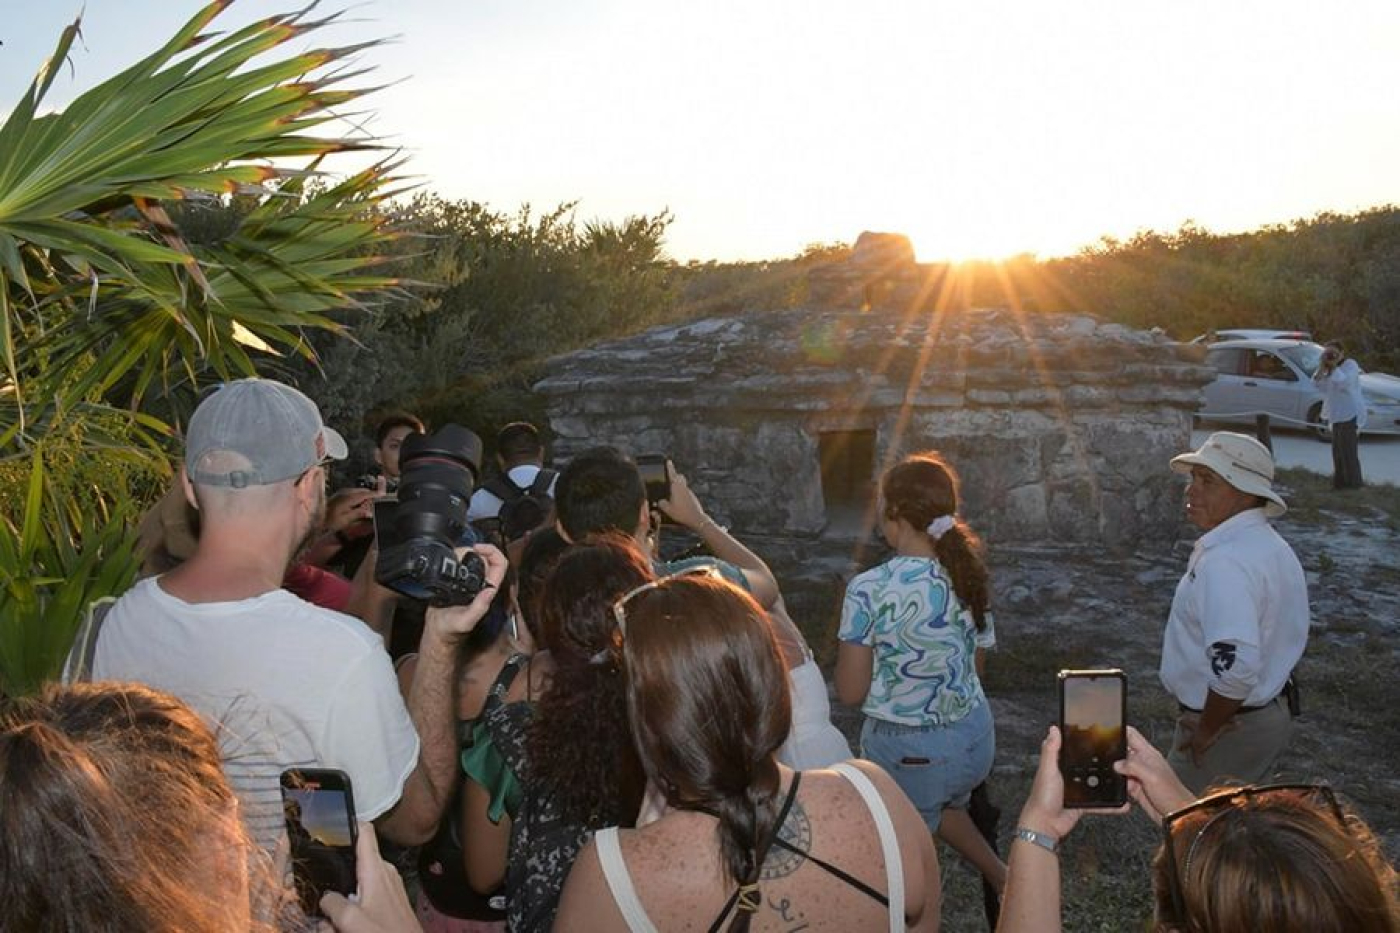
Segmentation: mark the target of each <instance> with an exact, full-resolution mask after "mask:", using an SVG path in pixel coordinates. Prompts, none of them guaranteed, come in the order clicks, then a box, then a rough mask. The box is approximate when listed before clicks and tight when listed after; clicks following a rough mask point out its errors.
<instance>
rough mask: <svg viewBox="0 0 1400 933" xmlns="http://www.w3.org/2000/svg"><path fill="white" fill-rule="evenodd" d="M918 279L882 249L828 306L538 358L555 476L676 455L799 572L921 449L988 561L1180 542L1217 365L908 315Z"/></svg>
mask: <svg viewBox="0 0 1400 933" xmlns="http://www.w3.org/2000/svg"><path fill="white" fill-rule="evenodd" d="M863 239H865V238H864V237H863ZM901 239H902V238H901ZM905 243H906V244H907V241H905ZM872 255H873V256H874V257H875V260H874V261H873V262H872V263H870V264H868V265H867V264H865V262H866V260H869V259H870V257H871V256H872ZM891 255H895V256H896V257H897V258H896V261H894V262H891V261H890V256H891ZM918 273H919V270H918V268H917V267H914V265H913V254H912V250H907V251H906V252H903V253H901V251H900V250H899V249H898V246H897V244H896V246H895V248H894V249H891V248H890V244H889V243H888V242H885V243H883V244H881V246H880V249H878V250H876V249H869V250H866V251H865V252H864V256H862V251H861V250H860V249H857V250H856V254H855V255H854V256H853V257H852V259H851V260H850V261H848V263H846V264H844V265H843V266H842V267H839V268H837V269H834V270H833V269H829V268H828V269H823V270H821V272H820V273H819V274H818V275H814V277H813V279H814V280H813V282H812V283H811V286H812V287H811V290H810V293H811V294H812V295H814V296H816V298H817V299H818V300H819V301H821V302H823V304H821V305H813V306H811V307H806V308H800V309H794V310H787V311H781V312H764V313H755V314H751V315H746V316H739V317H733V318H715V319H708V320H699V321H691V322H688V323H684V324H677V325H671V326H664V327H658V328H655V329H653V330H650V331H647V332H646V333H642V334H638V335H636V336H632V337H628V338H625V339H620V340H614V341H611V342H608V343H604V344H600V345H597V346H594V347H591V348H589V349H586V350H582V351H579V352H576V353H572V354H569V355H567V356H563V357H559V358H556V359H554V360H552V361H550V363H549V366H548V376H547V377H546V378H545V379H544V380H543V381H541V382H539V383H538V384H537V385H536V387H535V388H536V391H538V392H540V393H542V394H543V396H544V398H545V402H546V407H547V411H548V415H549V424H550V428H551V431H552V433H553V436H554V441H553V444H554V457H555V460H556V461H558V462H563V461H566V460H567V459H568V458H569V457H570V456H572V455H574V454H576V453H578V452H579V451H581V450H583V449H586V448H588V447H591V446H595V445H598V444H612V445H615V446H618V447H620V448H622V449H624V450H627V451H629V452H631V453H633V454H638V453H666V454H669V455H670V456H671V457H672V459H673V460H674V461H675V462H676V464H677V467H678V469H680V470H681V471H682V472H684V473H685V474H686V475H687V477H688V479H689V480H690V482H691V485H692V486H693V487H694V488H695V490H696V491H697V493H698V494H699V495H700V498H701V501H702V502H704V503H705V505H706V508H707V509H708V510H709V511H710V512H711V514H713V515H714V516H715V517H716V518H717V519H718V520H719V521H721V522H723V523H726V524H729V525H730V526H731V527H732V528H733V529H734V530H735V531H736V532H738V533H740V535H741V536H742V537H744V539H745V540H749V539H751V538H755V537H762V538H765V539H770V540H769V541H768V545H767V546H768V547H769V548H770V551H769V553H771V550H772V548H773V546H774V543H775V542H777V543H780V544H781V543H787V544H788V545H790V546H791V550H790V553H789V556H790V557H791V558H792V559H793V560H794V561H796V562H797V563H799V564H800V563H801V561H802V560H803V559H804V556H803V555H804V552H811V551H812V545H814V544H816V543H818V542H823V541H825V542H828V543H835V544H838V545H841V546H844V547H846V548H848V549H849V546H850V545H851V543H853V542H860V541H862V540H866V539H868V537H869V535H870V531H871V528H872V527H873V514H874V512H873V506H874V501H875V495H876V482H877V481H878V478H879V476H880V474H881V472H882V471H883V469H884V468H885V466H886V465H888V464H890V463H893V462H895V461H896V460H898V459H899V458H900V457H901V456H902V455H904V454H906V453H909V452H913V451H918V450H924V449H927V448H936V449H937V450H939V451H942V452H943V453H944V454H945V455H946V456H947V457H949V458H950V459H951V462H952V463H953V464H954V465H955V466H956V468H957V469H958V471H959V473H960V474H961V476H962V482H963V490H962V491H963V504H962V513H963V515H964V516H965V517H966V518H967V519H968V521H969V522H970V523H971V524H972V525H973V527H974V528H976V529H977V530H978V531H979V533H981V534H982V535H983V536H984V537H985V538H986V539H987V540H988V542H989V544H991V545H993V546H998V545H1007V544H1012V545H1040V544H1047V543H1048V544H1072V545H1093V546H1097V547H1104V548H1108V549H1131V548H1133V547H1135V546H1136V545H1137V544H1139V543H1140V542H1143V541H1144V540H1147V539H1152V538H1157V539H1166V538H1174V537H1175V536H1176V534H1177V531H1178V529H1179V527H1180V521H1181V508H1180V504H1181V482H1180V480H1179V479H1176V478H1173V477H1172V475H1171V474H1170V473H1169V472H1168V469H1167V461H1168V460H1169V459H1170V458H1171V457H1172V456H1173V455H1174V454H1177V453H1179V452H1181V451H1182V450H1185V449H1187V448H1188V446H1189V442H1190V437H1191V422H1192V413H1193V412H1194V411H1195V409H1196V408H1197V406H1198V403H1199V401H1200V393H1201V387H1202V386H1203V385H1204V384H1205V383H1206V382H1208V381H1209V380H1210V378H1211V377H1212V373H1211V371H1210V370H1209V369H1207V368H1206V367H1204V366H1203V365H1201V364H1200V362H1199V361H1198V360H1197V359H1196V358H1195V356H1194V355H1193V354H1192V353H1191V351H1190V350H1189V349H1188V348H1185V347H1183V346H1181V345H1179V344H1177V343H1175V342H1173V341H1171V340H1170V339H1168V338H1166V337H1164V336H1162V335H1160V334H1156V333H1150V332H1144V331H1136V330H1132V329H1130V328H1127V327H1124V326H1121V325H1118V324H1106V323H1101V322H1099V321H1097V320H1095V319H1093V318H1090V317H1084V316H1059V315H1047V314H1033V315H1023V314H1017V313H1012V312H1011V311H1008V310H1004V309H997V310H970V311H962V312H957V313H947V314H940V313H939V312H938V311H937V310H936V309H929V308H927V307H926V306H924V305H921V304H920V303H918V302H915V301H911V300H910V298H909V295H910V289H913V290H914V291H918V285H917V282H918ZM765 556H767V553H765Z"/></svg>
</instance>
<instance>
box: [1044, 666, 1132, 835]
mask: <svg viewBox="0 0 1400 933" xmlns="http://www.w3.org/2000/svg"><path fill="white" fill-rule="evenodd" d="M1127 718H1128V677H1127V675H1126V674H1124V673H1123V672H1122V671H1120V670H1102V671H1060V737H1061V741H1060V774H1061V775H1062V776H1063V777H1064V779H1065V807H1066V809H1083V808H1086V807H1118V806H1122V805H1123V804H1124V803H1127V800H1128V782H1127V779H1126V778H1124V777H1123V776H1122V775H1121V774H1119V773H1118V772H1117V771H1114V770H1113V763H1114V762H1115V761H1119V760H1121V759H1123V758H1126V757H1128V733H1127V730H1126V729H1125V726H1126V723H1127Z"/></svg>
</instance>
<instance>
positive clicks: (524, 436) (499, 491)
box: [467, 421, 558, 521]
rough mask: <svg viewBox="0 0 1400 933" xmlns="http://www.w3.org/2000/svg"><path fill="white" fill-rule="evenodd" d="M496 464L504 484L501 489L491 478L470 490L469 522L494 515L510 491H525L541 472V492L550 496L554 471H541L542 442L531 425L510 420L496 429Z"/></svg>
mask: <svg viewBox="0 0 1400 933" xmlns="http://www.w3.org/2000/svg"><path fill="white" fill-rule="evenodd" d="M496 463H497V464H499V466H500V468H501V476H502V477H504V478H505V479H506V480H507V481H508V484H507V486H506V487H505V488H502V487H501V486H500V485H499V484H498V483H497V482H496V481H494V480H493V481H490V482H487V483H486V484H484V485H482V486H481V487H479V488H478V489H477V490H476V492H474V493H472V501H471V503H470V505H469V506H468V507H467V518H468V519H469V520H470V521H478V520H480V519H484V518H496V517H497V516H498V515H500V514H501V506H502V505H504V504H505V500H506V499H507V498H509V497H511V496H512V495H513V494H517V493H524V492H526V491H527V490H529V489H530V487H531V486H533V485H534V484H535V480H536V479H538V478H539V475H540V473H542V472H543V473H546V475H547V477H548V478H547V480H546V482H547V483H548V485H547V486H546V488H545V489H544V490H542V491H543V493H544V494H546V495H548V496H550V497H551V498H553V496H554V481H555V480H556V479H557V478H558V474H557V473H555V472H554V471H553V470H545V467H544V442H543V441H542V440H540V432H539V429H538V428H536V427H535V426H534V425H533V424H530V423H529V422H526V421H513V422H511V423H510V424H508V425H506V426H505V427H503V428H501V430H500V431H498V432H496ZM498 479H499V478H498ZM510 486H514V487H515V489H514V490H512V489H510V488H509V487H510Z"/></svg>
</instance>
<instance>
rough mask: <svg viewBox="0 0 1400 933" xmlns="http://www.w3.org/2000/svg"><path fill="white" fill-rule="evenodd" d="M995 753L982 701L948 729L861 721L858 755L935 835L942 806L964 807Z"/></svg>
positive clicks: (988, 714)
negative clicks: (896, 787) (900, 792)
mask: <svg viewBox="0 0 1400 933" xmlns="http://www.w3.org/2000/svg"><path fill="white" fill-rule="evenodd" d="M996 750H997V739H996V729H995V725H994V723H993V722H992V707H991V704H990V703H987V702H986V701H983V702H982V704H981V705H980V706H978V707H977V708H976V709H974V710H973V711H972V712H970V713H968V714H967V715H966V716H965V717H963V718H962V719H959V720H958V721H957V722H955V723H952V724H951V725H946V726H935V725H928V726H905V725H900V724H899V723H894V722H885V721H884V720H881V719H871V718H870V717H866V720H865V724H864V725H863V726H861V730H860V754H861V757H862V758H866V759H869V760H870V761H873V762H875V763H876V764H877V765H879V766H880V767H882V768H884V769H885V770H886V771H887V772H889V775H890V777H892V778H894V780H895V783H896V784H898V785H899V787H900V789H901V790H903V791H904V793H905V794H906V795H907V796H908V797H909V799H910V800H911V801H913V803H914V806H915V807H916V808H918V811H919V813H920V814H921V815H922V816H923V818H924V822H925V823H927V824H928V828H929V829H930V830H932V831H934V832H937V831H938V824H939V821H940V820H941V819H942V818H943V810H944V808H945V807H954V808H956V809H960V810H962V809H966V808H967V804H968V798H969V797H970V796H971V795H972V790H973V788H975V787H976V786H977V785H978V784H981V783H982V782H983V781H985V780H986V779H987V775H988V774H990V773H991V770H992V759H993V758H994V757H995V756H996Z"/></svg>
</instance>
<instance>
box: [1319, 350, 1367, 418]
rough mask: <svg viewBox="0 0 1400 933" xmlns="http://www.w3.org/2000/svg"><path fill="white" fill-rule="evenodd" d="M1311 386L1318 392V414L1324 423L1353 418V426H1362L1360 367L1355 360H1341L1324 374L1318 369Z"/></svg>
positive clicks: (1362, 397) (1362, 408)
mask: <svg viewBox="0 0 1400 933" xmlns="http://www.w3.org/2000/svg"><path fill="white" fill-rule="evenodd" d="M1313 385H1315V386H1317V389H1318V391H1319V392H1321V393H1322V417H1323V418H1324V419H1325V420H1326V421H1327V423H1329V424H1341V423H1342V422H1344V421H1350V420H1351V419H1353V418H1355V419H1356V426H1357V428H1364V427H1366V397H1365V396H1364V395H1362V394H1361V367H1360V366H1358V365H1357V364H1356V360H1350V359H1348V360H1342V361H1341V362H1340V363H1338V364H1337V365H1336V366H1335V367H1333V369H1332V371H1331V372H1330V373H1328V374H1326V375H1323V374H1322V372H1321V370H1319V371H1318V373H1317V375H1315V376H1313Z"/></svg>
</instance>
